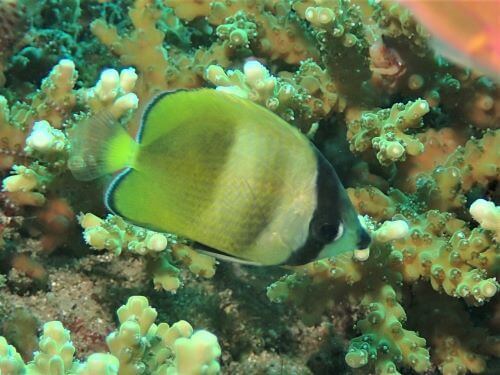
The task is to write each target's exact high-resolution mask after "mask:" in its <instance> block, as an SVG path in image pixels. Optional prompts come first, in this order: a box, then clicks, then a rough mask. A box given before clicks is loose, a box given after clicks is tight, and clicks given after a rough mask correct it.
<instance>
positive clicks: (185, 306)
mask: <svg viewBox="0 0 500 375" xmlns="http://www.w3.org/2000/svg"><path fill="white" fill-rule="evenodd" d="M479 4H480V3H479ZM441 16H442V17H443V18H446V17H447V14H442V15H441ZM497 27H498V26H497ZM497 36H498V34H497ZM430 41H431V35H430V31H429V30H427V29H425V28H424V27H423V26H422V25H421V24H420V23H418V22H417V21H416V20H415V19H414V18H413V17H412V16H411V14H410V11H409V10H408V9H407V8H405V7H403V6H402V5H401V4H400V3H398V2H389V1H382V2H376V1H373V2H369V1H361V0H360V1H348V0H221V1H208V0H185V1H183V0H163V1H162V0H114V1H106V0H38V1H34V0H1V1H0V85H1V87H0V95H1V96H0V173H1V175H0V178H1V179H2V191H1V192H0V374H1V375H6V374H9V375H10V374H41V375H53V374H54V375H55V374H57V375H60V374H96V375H100V374H103V375H104V374H179V375H184V374H186V375H190V374H217V373H223V374H269V375H274V374H284V375H289V374H290V375H292V374H397V373H402V374H413V373H425V374H447V375H448V374H450V375H451V374H466V373H474V374H476V373H484V374H499V373H500V360H499V356H500V338H499V336H498V335H499V328H500V300H499V298H498V296H497V292H498V288H499V285H498V282H497V277H498V275H499V272H500V259H499V251H500V249H499V241H500V207H499V206H497V205H498V202H499V199H500V194H499V192H500V190H499V185H498V181H499V179H500V132H499V130H498V129H499V128H500V91H499V88H498V82H500V81H499V80H498V77H499V76H500V75H499V71H498V70H497V71H496V72H494V73H493V74H491V73H488V75H482V74H480V73H478V72H477V71H476V70H473V69H470V68H471V67H470V66H461V64H459V65H456V64H454V63H451V62H449V61H448V60H447V59H445V58H444V57H442V56H440V55H439V50H436V49H435V48H434V47H433V46H432V44H431V43H430ZM436 52H438V54H436ZM250 61H252V63H251V64H249V62H250ZM464 65H467V64H464ZM497 67H498V66H497ZM495 75H496V77H495ZM199 87H211V88H217V89H219V90H223V91H226V92H231V93H234V94H235V95H239V96H242V97H246V98H248V99H250V100H252V101H254V102H256V103H258V104H260V105H262V106H265V107H266V108H268V109H269V110H270V111H273V112H274V113H276V114H277V115H279V116H280V117H281V118H283V119H284V120H285V121H287V122H288V123H289V124H290V125H291V126H295V127H297V128H298V129H300V130H301V131H302V132H303V133H304V134H306V135H307V136H308V137H309V138H310V139H311V140H312V142H313V143H314V144H315V145H316V146H317V147H318V148H319V149H320V150H321V152H322V153H323V154H324V155H325V156H326V158H327V159H328V160H329V161H330V162H331V163H332V165H334V166H335V168H336V170H337V172H338V174H339V176H340V177H341V179H342V181H343V183H344V185H345V187H346V188H347V190H348V194H349V196H350V199H351V201H352V202H353V204H354V206H355V208H356V210H357V211H358V213H359V214H360V215H362V216H364V219H363V220H364V223H365V225H366V226H367V229H368V230H369V231H370V232H371V234H372V238H373V242H372V245H371V246H370V249H369V254H367V253H366V252H363V253H356V252H354V253H352V252H349V253H346V254H343V255H341V256H338V257H335V258H331V259H323V260H320V261H316V262H313V263H310V264H308V265H306V266H301V267H288V268H280V267H252V266H245V265H240V264H234V263H228V262H222V261H216V260H215V259H214V258H211V257H209V256H207V255H204V254H201V253H198V252H196V251H195V250H193V248H192V246H191V244H190V242H189V241H188V240H187V239H183V238H179V237H177V236H175V235H174V234H162V233H156V232H152V231H149V230H146V229H142V228H139V227H135V226H133V225H131V224H128V223H127V222H126V221H124V220H123V219H122V218H120V217H118V216H112V215H108V213H107V212H106V209H105V207H104V204H103V199H102V195H103V191H104V189H105V187H106V185H107V184H108V183H109V179H106V178H105V179H102V180H98V181H91V182H81V181H77V180H75V179H74V177H73V176H72V175H71V173H70V172H69V169H68V166H67V162H68V152H69V148H70V144H69V142H68V138H67V136H68V130H69V129H71V128H72V127H73V126H74V125H75V124H78V123H81V122H82V121H85V120H86V119H89V118H92V116H93V115H94V114H96V113H98V112H100V111H103V110H108V111H112V112H113V113H114V114H115V115H116V116H117V117H118V118H119V119H120V122H121V123H122V124H123V125H124V126H126V127H127V129H128V130H129V131H130V134H135V132H136V130H137V126H138V123H139V119H140V117H141V115H142V113H143V111H144V109H145V107H146V106H147V104H148V102H149V101H150V99H152V98H153V97H155V96H156V95H157V94H158V93H160V92H163V91H165V90H175V89H180V88H183V89H194V88H199ZM134 98H136V99H138V101H137V100H134ZM152 204H154V202H153V203H152ZM402 222H404V223H406V224H405V225H403V226H402V225H401V223H402Z"/></svg>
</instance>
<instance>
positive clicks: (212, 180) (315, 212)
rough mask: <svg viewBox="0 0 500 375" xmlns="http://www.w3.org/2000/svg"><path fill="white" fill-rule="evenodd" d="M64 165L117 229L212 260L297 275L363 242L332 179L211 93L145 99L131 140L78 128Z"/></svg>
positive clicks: (242, 103)
mask: <svg viewBox="0 0 500 375" xmlns="http://www.w3.org/2000/svg"><path fill="white" fill-rule="evenodd" d="M70 138H71V142H72V151H71V155H70V160H69V165H70V169H71V170H72V172H73V174H74V175H75V177H77V178H79V179H82V180H89V179H93V178H96V177H99V176H101V175H103V174H105V173H111V172H114V171H117V170H120V169H123V168H125V169H123V171H122V172H121V173H120V174H118V175H117V176H116V177H115V178H114V180H113V182H112V183H111V184H110V186H109V188H108V189H107V192H106V195H105V201H106V205H107V207H108V209H109V210H110V211H112V212H114V213H116V214H117V215H120V216H122V217H124V218H125V219H127V220H128V221H130V222H132V223H134V224H137V225H140V226H143V227H146V228H150V229H153V230H157V231H162V232H171V233H176V234H178V235H180V236H183V237H186V238H189V239H191V240H193V241H195V242H197V243H198V245H199V246H198V247H199V248H200V249H202V250H204V251H208V252H211V253H215V254H216V256H219V257H222V258H231V259H237V260H240V261H244V262H251V263H258V264H263V265H275V264H287V265H297V264H305V263H308V262H310V261H312V260H315V259H319V258H324V257H330V256H333V255H336V254H339V253H342V252H346V251H351V250H354V249H358V248H366V247H367V246H368V245H369V242H370V238H369V236H368V234H367V233H366V231H365V230H364V229H363V228H362V226H361V225H360V223H359V221H358V218H357V215H356V213H355V211H354V209H353V207H352V205H351V202H350V201H349V199H348V197H347V194H346V192H345V190H344V188H343V187H342V184H341V183H340V181H339V179H338V177H337V175H336V173H335V171H334V169H333V168H332V166H331V165H330V164H329V163H328V162H327V161H326V159H325V158H324V157H323V156H322V155H321V154H320V153H319V151H317V149H316V148H315V147H314V146H313V145H312V144H311V143H310V142H309V140H308V139H307V138H306V137H305V136H304V135H302V134H301V133H300V132H299V131H298V130H297V129H295V128H293V127H292V126H290V125H288V124H287V123H286V122H285V121H283V120H282V119H281V118H279V117H278V116H276V115H275V114H274V113H272V112H270V111H268V110H267V109H265V108H263V107H261V106H259V105H257V104H255V103H253V102H250V101H248V100H245V99H242V98H239V97H236V96H234V95H231V94H226V93H222V92H219V91H216V90H211V89H200V90H194V91H175V92H167V93H164V94H162V95H160V96H158V97H157V98H155V99H154V100H153V101H152V103H151V104H150V105H149V107H148V109H147V110H146V111H145V113H144V115H143V119H142V124H141V128H140V130H139V133H138V135H137V138H136V140H134V139H132V138H131V137H130V136H129V135H128V134H127V133H126V131H125V130H124V129H123V128H122V127H121V126H119V124H117V123H116V121H114V120H113V118H112V117H111V116H106V115H105V114H101V115H100V116H96V119H94V123H92V124H89V123H87V124H82V126H77V127H76V129H75V130H74V132H73V135H72V136H71V137H70Z"/></svg>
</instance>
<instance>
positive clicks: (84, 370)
mask: <svg viewBox="0 0 500 375" xmlns="http://www.w3.org/2000/svg"><path fill="white" fill-rule="evenodd" d="M117 315H118V321H119V323H120V325H119V327H118V329H117V330H116V331H114V332H112V333H110V334H109V336H108V337H107V338H106V344H107V346H108V350H109V352H108V353H94V354H92V355H90V356H89V357H88V358H87V359H86V360H85V361H83V362H81V361H79V360H78V359H76V358H75V351H76V349H75V347H74V346H73V343H72V342H71V337H70V332H69V331H68V330H67V329H65V328H64V326H63V325H62V323H61V322H59V321H52V322H48V323H45V325H44V326H43V333H42V335H41V336H40V339H39V350H38V351H37V352H36V353H35V356H34V358H33V360H32V361H31V362H29V363H27V364H25V363H24V361H23V359H22V358H21V356H20V355H19V354H18V353H17V351H16V349H15V348H14V347H13V346H11V345H9V344H8V343H7V341H6V340H5V338H4V337H1V336H0V372H1V373H2V374H10V375H20V374H24V373H26V374H30V375H56V374H79V375H90V374H92V375H110V374H123V375H139V374H143V373H151V374H153V373H154V374H170V375H176V374H207V375H210V374H218V373H219V370H220V365H219V363H218V361H217V359H218V357H219V356H220V354H221V350H220V346H219V343H218V342H217V337H215V336H214V335H213V334H212V333H210V332H208V331H205V330H200V331H196V332H194V330H193V328H192V327H191V325H190V324H189V323H188V322H186V321H184V320H181V321H179V322H177V323H174V324H173V325H172V326H170V325H168V324H167V323H160V324H158V325H157V324H155V323H154V321H155V320H156V317H157V312H156V310H155V309H154V308H152V307H150V306H149V302H148V300H147V298H145V297H142V296H133V297H130V298H129V299H128V301H127V303H126V304H125V305H123V306H121V307H120V308H119V309H118V310H117Z"/></svg>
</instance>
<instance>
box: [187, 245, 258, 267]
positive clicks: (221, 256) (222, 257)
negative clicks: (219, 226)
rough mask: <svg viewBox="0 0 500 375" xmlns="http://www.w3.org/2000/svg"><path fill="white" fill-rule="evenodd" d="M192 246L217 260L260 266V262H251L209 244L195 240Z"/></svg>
mask: <svg viewBox="0 0 500 375" xmlns="http://www.w3.org/2000/svg"><path fill="white" fill-rule="evenodd" d="M193 248H194V249H195V250H196V251H198V252H200V253H202V254H205V255H208V256H211V257H214V258H216V259H219V260H223V261H225V262H232V263H239V264H244V265H248V266H262V264H260V263H258V262H253V261H251V260H248V259H243V258H239V257H236V256H234V255H229V254H226V253H224V252H222V251H219V250H217V249H214V248H212V247H210V246H206V245H203V244H201V243H199V242H195V243H194V244H193Z"/></svg>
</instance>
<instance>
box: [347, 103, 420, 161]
mask: <svg viewBox="0 0 500 375" xmlns="http://www.w3.org/2000/svg"><path fill="white" fill-rule="evenodd" d="M427 112H429V105H428V104H427V102H426V101H425V100H417V101H415V102H409V103H407V104H406V105H402V104H395V105H393V106H392V108H390V109H383V110H380V111H377V112H363V113H362V114H361V118H360V119H359V120H354V121H351V122H350V123H349V124H348V131H347V139H348V140H349V143H350V145H351V150H352V151H354V152H363V151H366V150H367V149H369V148H374V149H375V150H377V159H378V161H379V162H380V163H381V164H382V165H388V164H390V163H393V162H394V161H398V160H404V159H405V157H406V154H408V155H412V156H413V155H418V154H421V153H422V152H424V146H423V144H422V143H421V142H420V141H419V140H418V139H417V138H416V137H415V136H414V135H409V134H406V133H407V132H408V130H409V129H415V128H417V129H418V128H420V127H422V126H423V121H422V117H423V116H424V115H425V114H426V113H427Z"/></svg>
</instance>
